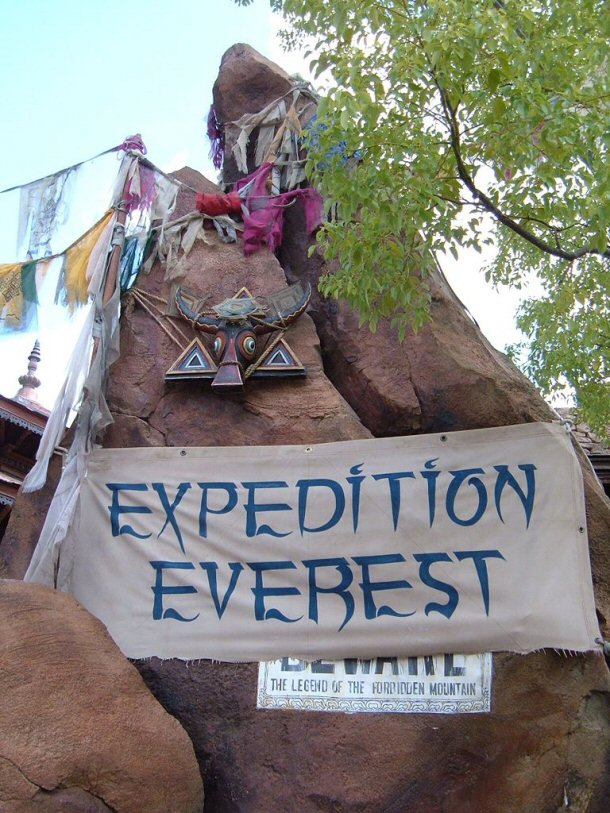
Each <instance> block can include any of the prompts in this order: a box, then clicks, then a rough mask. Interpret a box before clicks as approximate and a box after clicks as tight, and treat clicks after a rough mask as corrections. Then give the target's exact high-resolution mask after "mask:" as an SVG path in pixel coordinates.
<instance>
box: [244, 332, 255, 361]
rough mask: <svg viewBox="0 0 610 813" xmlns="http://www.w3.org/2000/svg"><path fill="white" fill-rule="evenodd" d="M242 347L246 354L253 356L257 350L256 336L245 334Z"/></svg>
mask: <svg viewBox="0 0 610 813" xmlns="http://www.w3.org/2000/svg"><path fill="white" fill-rule="evenodd" d="M241 349H242V352H243V354H244V356H248V358H252V356H253V355H254V353H255V352H256V339H255V338H254V336H244V338H243V339H242V340H241Z"/></svg>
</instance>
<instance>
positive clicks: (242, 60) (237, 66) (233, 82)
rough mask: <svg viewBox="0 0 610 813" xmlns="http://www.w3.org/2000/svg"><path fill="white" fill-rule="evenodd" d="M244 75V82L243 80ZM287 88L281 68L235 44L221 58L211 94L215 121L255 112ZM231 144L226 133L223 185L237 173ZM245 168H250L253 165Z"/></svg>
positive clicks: (234, 118)
mask: <svg viewBox="0 0 610 813" xmlns="http://www.w3.org/2000/svg"><path fill="white" fill-rule="evenodd" d="M245 77H247V82H244V78H245ZM291 88H292V83H291V81H290V77H289V76H288V74H287V73H286V72H285V71H283V70H282V69H281V68H280V67H278V66H277V65H275V64H274V63H273V62H270V61H269V60H268V59H266V58H265V57H264V56H263V55H262V54H259V53H258V51H255V50H254V48H251V47H250V46H249V45H244V44H243V43H237V44H236V45H233V46H232V47H231V48H229V50H228V51H226V53H225V54H224V55H223V57H222V62H221V64H220V72H219V74H218V79H217V80H216V82H215V83H214V88H213V91H212V96H213V99H214V107H215V109H216V113H217V115H218V118H219V120H220V121H221V122H222V123H223V124H227V123H228V122H231V121H237V120H238V119H240V118H241V117H242V116H243V115H244V114H245V113H258V112H259V111H260V110H262V109H263V107H266V105H268V104H270V103H271V102H272V101H274V100H275V99H279V98H281V97H282V96H284V95H285V94H286V93H288V91H290V90H291ZM234 144H235V140H234V138H233V135H232V134H231V133H229V132H227V133H226V141H225V161H224V165H223V179H224V182H225V183H226V184H229V183H233V182H234V181H236V180H237V179H238V178H239V177H240V176H241V173H240V172H239V170H238V169H237V164H236V162H235V159H234V158H233V152H232V149H233V145H234ZM250 152H252V150H250ZM248 157H249V158H250V155H249V156H248ZM249 164H250V161H249ZM249 168H250V171H252V170H253V169H254V165H251V166H249Z"/></svg>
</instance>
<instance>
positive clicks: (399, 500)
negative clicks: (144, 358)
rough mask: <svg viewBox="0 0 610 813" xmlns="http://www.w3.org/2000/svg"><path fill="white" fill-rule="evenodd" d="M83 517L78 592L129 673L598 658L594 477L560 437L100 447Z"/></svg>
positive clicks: (536, 430)
mask: <svg viewBox="0 0 610 813" xmlns="http://www.w3.org/2000/svg"><path fill="white" fill-rule="evenodd" d="M76 516H77V520H76V521H75V523H74V525H73V526H72V528H71V529H70V531H69V534H68V537H67V539H66V540H65V543H64V545H65V549H64V548H62V552H61V553H60V568H61V569H62V570H63V572H64V573H65V574H68V580H67V582H66V585H67V587H68V588H69V589H71V590H72V592H73V593H74V595H75V596H76V598H77V599H78V600H79V601H80V602H81V603H82V604H83V605H84V606H85V607H87V609H88V610H90V611H91V612H92V613H93V614H94V615H96V616H97V617H98V618H100V619H101V620H102V621H103V622H104V623H105V624H106V626H107V627H108V629H109V631H110V633H111V634H112V636H113V637H114V639H115V641H116V642H117V644H118V645H119V646H120V647H121V649H122V650H123V652H124V653H125V655H127V656H129V657H132V658H142V657H148V656H159V657H162V658H170V657H177V658H186V659H189V658H214V659H218V660H226V661H250V660H273V659H276V658H279V657H283V656H294V657H298V658H300V659H302V660H306V661H311V660H315V659H317V658H325V659H330V660H333V659H338V658H344V657H350V658H370V657H374V656H386V655H387V656H401V655H426V654H434V653H436V652H452V651H460V652H463V653H469V652H478V651H481V650H509V651H512V652H522V653H526V652H530V651H532V650H535V649H540V648H543V647H554V648H558V649H567V650H573V651H585V650H592V649H596V648H597V649H599V646H598V645H597V644H596V637H597V636H598V634H599V631H598V626H597V622H596V618H595V610H594V604H593V592H592V586H591V574H590V568H589V556H588V546H587V535H586V532H585V511H584V500H583V492H582V481H581V474H580V469H579V466H578V463H577V460H576V457H575V455H574V453H573V451H572V448H571V444H570V441H569V438H568V436H567V435H566V433H565V432H564V431H563V430H562V429H561V428H560V427H557V426H554V425H551V424H526V425H522V426H512V427H502V428H497V429H483V430H476V431H470V432H455V433H448V434H446V435H420V436H413V437H404V438H384V439H376V440H361V441H348V442H343V443H328V444H319V445H315V446H274V447H234V448H228V447H227V448H202V449H192V448H186V449H173V448H171V449H170V448H162V449H161V448H143V449H111V450H110V449H109V450H96V451H94V452H92V454H91V457H90V460H89V464H88V471H87V477H86V479H85V481H84V483H83V485H82V489H81V496H80V503H79V507H78V509H77V513H76ZM72 557H73V558H72ZM71 566H73V567H72V572H71V574H70V567H71ZM28 578H29V579H30V580H36V572H31V571H30V572H29V574H28Z"/></svg>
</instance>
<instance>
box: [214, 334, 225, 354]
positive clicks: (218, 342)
mask: <svg viewBox="0 0 610 813" xmlns="http://www.w3.org/2000/svg"><path fill="white" fill-rule="evenodd" d="M223 346H224V340H223V338H222V336H216V338H215V339H214V352H215V353H216V355H217V356H219V355H220V353H221V352H222V348H223Z"/></svg>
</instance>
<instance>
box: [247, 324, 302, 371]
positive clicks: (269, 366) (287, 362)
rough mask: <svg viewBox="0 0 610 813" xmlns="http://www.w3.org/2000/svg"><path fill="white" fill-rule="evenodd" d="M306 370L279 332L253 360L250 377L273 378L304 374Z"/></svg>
mask: <svg viewBox="0 0 610 813" xmlns="http://www.w3.org/2000/svg"><path fill="white" fill-rule="evenodd" d="M306 373H307V370H306V368H305V366H304V365H303V364H302V363H301V361H300V359H299V357H298V356H297V354H296V353H295V352H294V350H293V349H292V348H291V347H290V345H289V344H288V342H287V341H286V339H284V337H283V336H282V335H281V334H280V336H278V338H277V340H276V341H274V342H272V343H271V344H270V345H269V347H268V348H267V349H266V350H265V352H264V353H263V354H262V355H261V357H260V358H259V359H258V361H257V362H255V365H254V369H252V370H251V372H250V375H249V377H251V378H273V377H274V376H278V377H279V376H282V377H285V376H304V375H306Z"/></svg>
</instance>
